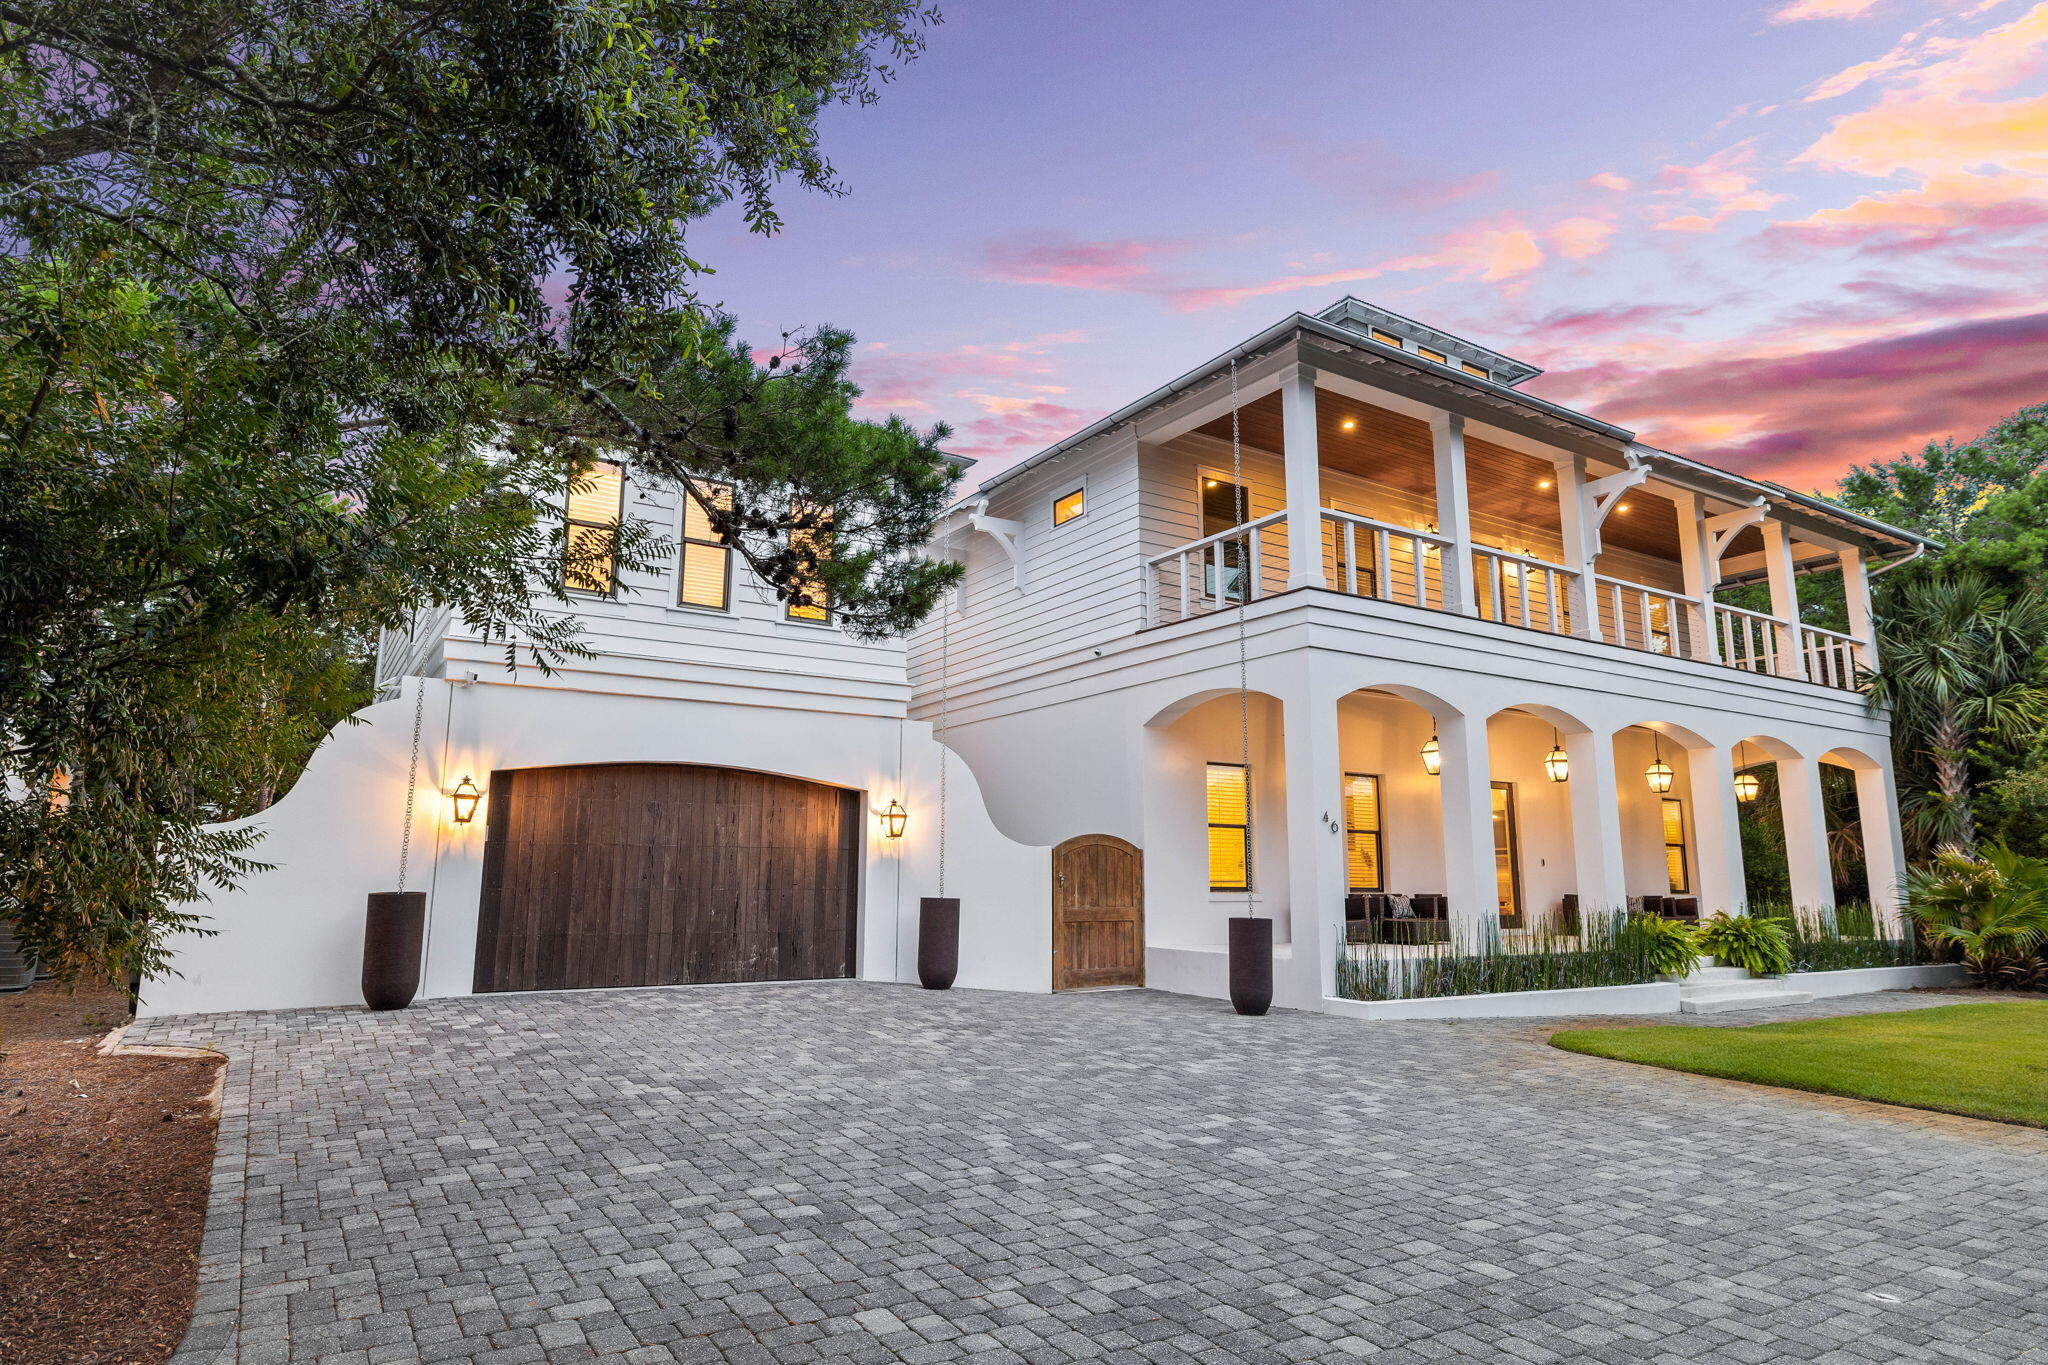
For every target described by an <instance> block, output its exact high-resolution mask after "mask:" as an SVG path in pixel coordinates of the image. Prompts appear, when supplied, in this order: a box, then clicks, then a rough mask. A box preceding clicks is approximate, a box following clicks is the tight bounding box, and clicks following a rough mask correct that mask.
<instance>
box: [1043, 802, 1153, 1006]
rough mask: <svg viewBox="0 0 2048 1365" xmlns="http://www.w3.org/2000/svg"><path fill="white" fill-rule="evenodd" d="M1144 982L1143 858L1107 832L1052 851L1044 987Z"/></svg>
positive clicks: (1133, 847)
mask: <svg viewBox="0 0 2048 1365" xmlns="http://www.w3.org/2000/svg"><path fill="white" fill-rule="evenodd" d="M1144 984H1145V855H1144V854H1143V853H1142V852H1140V851H1139V849H1138V846H1137V845H1136V844H1133V843H1130V842H1129V841H1127V840H1124V839H1119V838H1117V837H1116V836H1115V835H1114V834H1083V835H1080V836H1078V837H1076V838H1073V839H1069V840H1067V841H1066V842H1065V843H1063V844H1061V845H1059V846H1058V847H1057V848H1055V849H1053V851H1052V988H1053V989H1054V990H1056V991H1069V990H1076V989H1079V988H1082V987H1087V986H1142V985H1144Z"/></svg>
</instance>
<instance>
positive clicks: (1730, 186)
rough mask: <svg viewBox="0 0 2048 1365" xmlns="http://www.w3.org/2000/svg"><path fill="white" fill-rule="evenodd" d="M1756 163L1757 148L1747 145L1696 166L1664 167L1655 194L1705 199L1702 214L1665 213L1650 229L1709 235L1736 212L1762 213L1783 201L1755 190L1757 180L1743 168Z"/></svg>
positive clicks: (1744, 144)
mask: <svg viewBox="0 0 2048 1365" xmlns="http://www.w3.org/2000/svg"><path fill="white" fill-rule="evenodd" d="M1755 160H1756V149H1755V148H1753V147H1751V146H1750V145H1749V144H1748V143H1746V142H1743V143H1737V144H1736V145H1735V146H1733V147H1729V148H1726V149H1724V150H1722V151H1719V152H1716V153H1714V154H1713V155H1712V156H1710V157H1708V158H1707V159H1706V160H1705V161H1702V162H1699V163H1698V164H1696V165H1691V166H1686V165H1676V164H1674V165H1667V166H1665V167H1664V169H1663V170H1662V171H1661V172H1659V174H1658V177H1657V183H1658V186H1659V188H1658V189H1657V191H1656V193H1658V194H1660V195H1670V196H1676V197H1678V198H1681V199H1691V200H1704V201H1705V203H1706V211H1705V212H1703V213H1700V212H1696V213H1680V212H1677V211H1676V210H1667V211H1666V213H1665V216H1664V217H1663V218H1661V219H1660V220H1658V221H1657V222H1656V223H1653V224H1652V225H1651V226H1653V227H1656V228H1660V229H1662V230H1664V231H1667V232H1711V231H1712V230H1714V229H1715V228H1717V227H1719V226H1721V224H1723V223H1725V222H1727V221H1728V220H1729V219H1730V218H1732V217H1734V216H1735V215H1736V214H1738V213H1761V212H1763V211H1764V210H1765V209H1768V208H1771V207H1773V206H1774V205H1776V204H1780V203H1783V202H1784V198H1785V196H1784V195H1782V194H1771V193H1769V192H1768V191H1765V190H1760V189H1758V188H1756V179H1755V177H1754V176H1752V175H1750V173H1749V171H1748V170H1747V169H1746V168H1747V167H1748V166H1749V165H1750V164H1751V163H1753V162H1754V161H1755Z"/></svg>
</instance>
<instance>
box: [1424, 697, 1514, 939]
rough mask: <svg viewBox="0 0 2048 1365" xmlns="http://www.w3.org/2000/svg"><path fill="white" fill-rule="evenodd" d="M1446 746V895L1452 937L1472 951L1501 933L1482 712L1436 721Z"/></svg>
mask: <svg viewBox="0 0 2048 1365" xmlns="http://www.w3.org/2000/svg"><path fill="white" fill-rule="evenodd" d="M1436 733H1437V744H1438V745H1439V747H1440V748H1441V749H1442V751H1443V771H1442V773H1441V774H1440V776H1439V779H1438V780H1439V781H1441V782H1442V783H1443V793H1442V795H1443V803H1444V895H1445V896H1446V897H1447V898H1448V903H1449V911H1450V920H1451V941H1452V943H1454V944H1456V945H1457V947H1458V948H1459V950H1460V951H1463V952H1471V951H1474V950H1476V949H1477V948H1478V947H1479V946H1480V945H1481V944H1482V943H1486V942H1489V941H1491V940H1493V939H1495V938H1497V937H1498V936H1499V933H1500V893H1499V890H1498V883H1497V882H1496V880H1495V878H1494V869H1493V764H1492V759H1491V757H1490V756H1489V754H1488V752H1487V744H1486V719H1485V717H1483V716H1480V717H1472V716H1450V717H1444V718H1441V719H1439V720H1438V721H1437V726H1436Z"/></svg>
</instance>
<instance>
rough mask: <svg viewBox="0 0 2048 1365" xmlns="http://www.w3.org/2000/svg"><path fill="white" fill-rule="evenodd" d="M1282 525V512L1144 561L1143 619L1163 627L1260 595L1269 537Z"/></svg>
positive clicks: (1269, 551) (1284, 519) (1270, 545)
mask: <svg viewBox="0 0 2048 1365" xmlns="http://www.w3.org/2000/svg"><path fill="white" fill-rule="evenodd" d="M1286 522H1287V514H1286V513H1285V512H1269V513H1267V514H1266V515H1265V516H1263V517H1259V518H1257V519H1256V520H1254V521H1248V522H1246V523H1244V525H1242V526H1233V527H1231V528H1230V529H1229V530H1227V531H1218V532H1217V533H1216V534H1215V535H1212V536H1203V537H1202V538H1201V539H1200V540H1196V541H1190V542H1189V543H1188V544H1186V545H1182V546H1180V547H1179V548H1177V549H1172V550H1168V551H1167V552H1166V553H1165V554H1163V555H1154V556H1152V558H1150V559H1148V560H1146V561H1145V619H1146V620H1147V621H1148V622H1150V623H1151V624H1152V625H1165V624H1167V623H1168V622H1172V621H1185V620H1187V619H1188V618H1189V617H1191V616H1202V615H1205V614H1207V613H1209V612H1212V611H1217V610H1219V609H1221V608H1223V607H1231V606H1236V605H1237V603H1238V602H1239V601H1242V600H1251V601H1257V600H1258V599H1259V598H1260V597H1262V596H1264V595H1265V579H1266V575H1267V572H1268V569H1269V565H1268V563H1267V559H1268V556H1269V555H1272V554H1273V553H1274V549H1275V546H1274V541H1275V539H1276V537H1275V535H1274V532H1276V531H1280V532H1283V533H1284V531H1285V527H1286ZM1281 567H1282V568H1283V570H1284V567H1285V566H1284V563H1283V564H1282V566H1281Z"/></svg>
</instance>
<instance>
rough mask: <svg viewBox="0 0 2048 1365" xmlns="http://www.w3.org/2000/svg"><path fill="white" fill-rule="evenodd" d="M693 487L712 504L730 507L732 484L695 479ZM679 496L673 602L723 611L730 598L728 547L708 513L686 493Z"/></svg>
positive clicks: (727, 508)
mask: <svg viewBox="0 0 2048 1365" xmlns="http://www.w3.org/2000/svg"><path fill="white" fill-rule="evenodd" d="M697 491H698V492H700V493H702V494H703V495H704V497H705V498H706V499H707V500H709V501H710V502H711V503H712V505H713V506H715V507H718V508H720V509H721V510H724V511H730V510H731V509H732V488H731V486H730V485H728V484H722V483H699V484H698V485H697ZM682 498H683V536H682V550H681V560H680V563H679V564H678V566H677V570H676V602H677V603H678V604H679V605H681V606H685V607H716V608H718V609H719V610H721V611H723V610H724V609H725V608H726V607H727V606H728V605H730V603H731V599H732V548H731V547H730V546H728V545H727V544H726V543H725V542H724V541H722V540H720V539H719V538H718V532H717V531H716V530H715V529H714V528H713V527H712V525H711V516H710V514H709V513H708V512H706V511H705V510H704V508H703V507H702V506H701V505H700V504H699V503H698V501H697V500H696V499H695V498H693V497H691V496H690V495H689V494H688V493H684V494H683V495H682Z"/></svg>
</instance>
